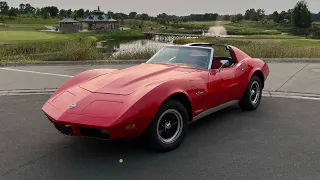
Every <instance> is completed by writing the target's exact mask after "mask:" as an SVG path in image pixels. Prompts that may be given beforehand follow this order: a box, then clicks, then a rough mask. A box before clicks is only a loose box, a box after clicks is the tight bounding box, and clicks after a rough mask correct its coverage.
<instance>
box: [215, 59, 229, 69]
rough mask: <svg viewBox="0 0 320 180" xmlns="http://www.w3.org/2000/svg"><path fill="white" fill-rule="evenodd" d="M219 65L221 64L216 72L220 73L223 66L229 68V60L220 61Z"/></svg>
mask: <svg viewBox="0 0 320 180" xmlns="http://www.w3.org/2000/svg"><path fill="white" fill-rule="evenodd" d="M220 63H221V66H220V67H219V69H218V72H220V71H221V68H222V67H223V66H224V65H226V66H229V60H220Z"/></svg>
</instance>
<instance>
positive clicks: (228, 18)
mask: <svg viewBox="0 0 320 180" xmlns="http://www.w3.org/2000/svg"><path fill="white" fill-rule="evenodd" d="M222 19H223V20H224V21H230V15H224V16H223V18H222Z"/></svg>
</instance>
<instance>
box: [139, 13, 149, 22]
mask: <svg viewBox="0 0 320 180" xmlns="http://www.w3.org/2000/svg"><path fill="white" fill-rule="evenodd" d="M139 19H141V20H143V21H148V20H150V16H149V15H148V14H146V13H142V14H141V15H140V16H139Z"/></svg>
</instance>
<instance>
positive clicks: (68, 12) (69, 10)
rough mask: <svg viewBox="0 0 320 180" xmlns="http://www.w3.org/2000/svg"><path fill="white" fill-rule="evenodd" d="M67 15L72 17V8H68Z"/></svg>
mask: <svg viewBox="0 0 320 180" xmlns="http://www.w3.org/2000/svg"><path fill="white" fill-rule="evenodd" d="M67 16H68V17H71V16H72V10H71V9H68V11H67Z"/></svg>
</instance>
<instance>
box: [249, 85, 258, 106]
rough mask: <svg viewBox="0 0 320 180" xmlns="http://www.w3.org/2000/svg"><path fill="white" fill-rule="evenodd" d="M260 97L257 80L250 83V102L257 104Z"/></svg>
mask: <svg viewBox="0 0 320 180" xmlns="http://www.w3.org/2000/svg"><path fill="white" fill-rule="evenodd" d="M259 98H260V85H259V83H258V82H257V81H254V82H253V83H252V84H251V88H250V100H251V103H252V104H257V103H258V101H259Z"/></svg>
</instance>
